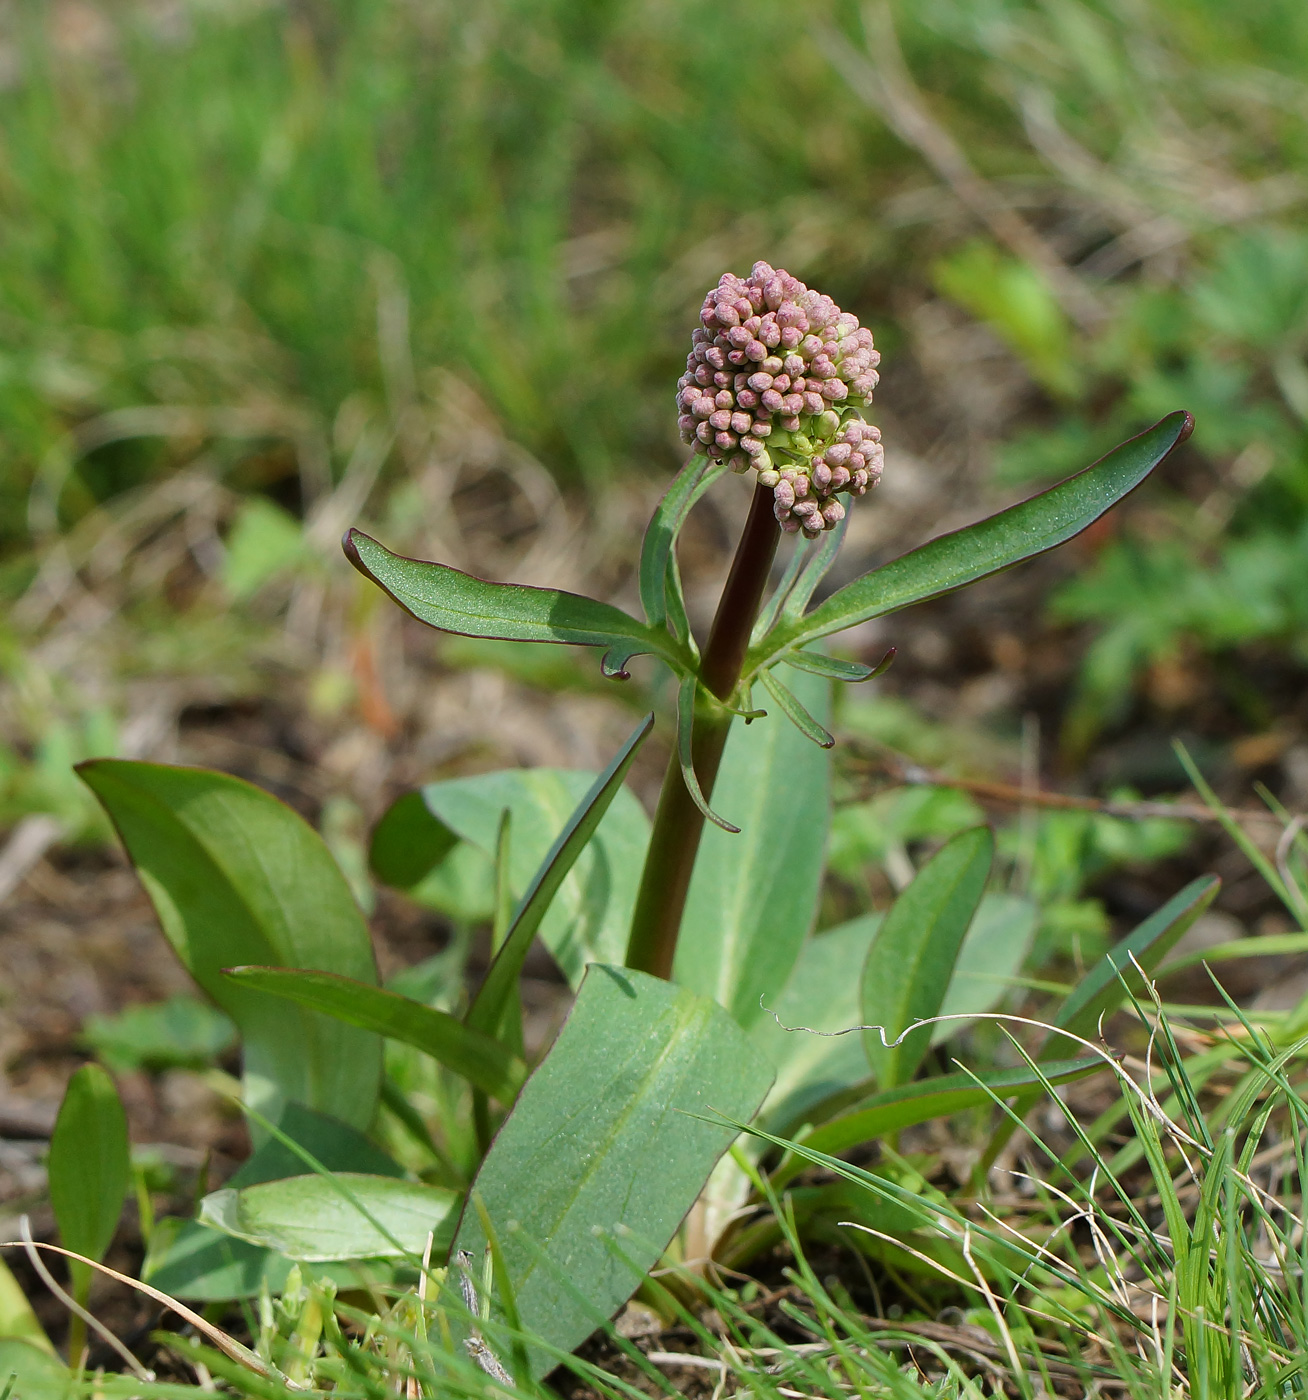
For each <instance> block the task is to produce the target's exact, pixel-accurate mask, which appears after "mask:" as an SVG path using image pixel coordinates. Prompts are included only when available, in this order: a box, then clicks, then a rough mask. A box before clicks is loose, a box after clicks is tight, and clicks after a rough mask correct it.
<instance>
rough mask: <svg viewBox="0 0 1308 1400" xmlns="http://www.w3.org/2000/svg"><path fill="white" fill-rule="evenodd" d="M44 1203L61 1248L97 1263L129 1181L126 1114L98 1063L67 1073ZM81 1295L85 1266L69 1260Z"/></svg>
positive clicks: (88, 1270)
mask: <svg viewBox="0 0 1308 1400" xmlns="http://www.w3.org/2000/svg"><path fill="white" fill-rule="evenodd" d="M47 1166H48V1170H49V1174H50V1204H51V1206H52V1207H53V1208H54V1214H55V1222H56V1223H57V1224H58V1226H59V1236H60V1239H61V1240H62V1241H63V1245H64V1248H65V1249H71V1250H74V1251H75V1252H76V1253H78V1254H85V1255H86V1256H87V1258H88V1259H95V1260H97V1261H98V1260H101V1259H103V1258H104V1256H105V1253H106V1251H107V1250H108V1248H109V1243H110V1241H111V1240H112V1239H113V1237H114V1231H115V1230H116V1229H117V1228H118V1217H119V1216H120V1215H121V1214H122V1213H123V1200H124V1198H125V1197H126V1195H127V1188H128V1186H129V1184H130V1182H131V1160H130V1152H129V1148H128V1145H127V1115H126V1114H125V1113H124V1112H123V1105H122V1102H121V1100H120V1099H119V1097H118V1090H117V1089H115V1088H114V1082H113V1080H112V1079H110V1078H109V1076H108V1075H107V1074H106V1073H105V1072H104V1070H102V1069H101V1068H100V1066H99V1065H83V1066H82V1067H81V1068H80V1069H79V1070H76V1071H75V1072H74V1073H73V1077H72V1078H71V1079H70V1080H69V1081H68V1088H67V1090H66V1091H65V1093H64V1100H63V1103H62V1104H61V1105H60V1108H59V1116H58V1117H57V1118H56V1119H55V1126H54V1132H53V1133H52V1134H51V1136H50V1154H49V1158H48V1163H47ZM69 1267H70V1270H71V1272H72V1276H73V1279H74V1282H75V1284H76V1291H77V1292H78V1293H79V1294H82V1296H83V1297H84V1296H85V1289H86V1287H87V1285H88V1284H89V1283H90V1279H91V1272H92V1271H91V1268H90V1266H89V1265H87V1264H82V1263H80V1262H79V1261H78V1260H76V1259H71V1260H69Z"/></svg>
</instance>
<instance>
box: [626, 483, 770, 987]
mask: <svg viewBox="0 0 1308 1400" xmlns="http://www.w3.org/2000/svg"><path fill="white" fill-rule="evenodd" d="M772 507H773V497H772V492H771V491H770V490H768V488H767V487H766V486H757V487H755V488H754V499H753V501H752V502H751V503H750V507H749V515H748V517H747V518H746V520H745V528H744V530H743V531H742V533H741V536H740V543H739V544H738V545H737V546H736V557H735V559H733V560H732V563H731V572H730V573H729V574H728V575H727V582H726V586H725V587H724V588H723V590H722V597H721V598H720V599H719V600H718V610H717V614H716V616H715V617H714V619H713V627H712V629H711V630H710V632H709V639H708V645H707V646H706V647H705V648H704V660H703V663H702V664H701V666H700V680H701V681H702V682H703V686H704V689H706V690H707V691H708V692H709V694H710V695H711V696H712V697H713V700H712V701H706V702H705V703H703V704H696V707H695V729H694V738H693V739H692V741H691V754H692V761H693V763H694V766H695V775H696V777H697V778H698V779H699V785H700V789H701V790H702V791H703V793H704V797H705V800H708V799H709V798H711V797H712V795H713V782H714V779H715V778H716V777H717V775H718V765H719V764H720V763H721V762H722V751H723V749H724V748H725V747H726V743H727V734H728V733H729V731H730V729H731V720H732V713H731V711H730V710H729V709H727V708H726V706H725V704H724V703H721V702H725V701H727V700H729V699H730V698H731V693H732V691H733V690H735V688H736V682H737V681H738V680H739V679H740V672H741V668H742V667H743V666H744V664H745V653H746V652H747V651H748V650H749V634H750V632H751V631H752V630H753V627H754V621H755V619H756V618H757V617H758V611H759V605H760V604H761V602H762V601H763V591H764V589H765V588H766V587H767V583H768V577H769V575H770V574H771V572H772V560H773V558H774V557H775V555H776V552H777V541H778V540H779V539H780V537H781V531H780V529H779V528H778V526H777V522H776V517H775V516H774V514H773V509H772ZM703 830H704V814H703V813H702V812H701V811H700V810H699V808H698V807H696V806H695V803H694V802H693V801H692V800H691V796H690V793H689V792H688V791H687V789H686V784H685V782H684V781H683V780H682V776H681V765H680V763H679V761H678V758H677V754H676V752H675V751H674V752H673V754H672V756H671V758H670V759H669V760H668V770H667V772H666V773H665V774H664V777H663V789H662V791H661V792H660V793H659V805H658V810H657V811H656V812H655V814H654V827H653V830H652V831H651V832H650V840H649V850H648V852H647V853H646V856H645V869H644V872H643V873H642V875H641V879H640V892H639V893H638V894H637V896H636V910H635V913H634V914H633V915H632V920H631V939H630V941H629V942H628V944H627V966H628V967H632V968H635V969H636V970H637V971H639V972H651V973H653V974H654V976H656V977H664V978H668V977H671V976H672V963H673V959H674V957H675V956H676V951H677V935H678V934H679V933H680V931H681V916H682V914H683V912H684V911H685V908H686V894H687V892H688V891H689V889H690V877H691V873H692V872H693V870H694V868H695V856H696V854H697V852H698V851H699V840H700V836H701V835H702V833H703Z"/></svg>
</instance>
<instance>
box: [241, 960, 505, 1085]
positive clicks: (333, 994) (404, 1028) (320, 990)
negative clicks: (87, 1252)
mask: <svg viewBox="0 0 1308 1400" xmlns="http://www.w3.org/2000/svg"><path fill="white" fill-rule="evenodd" d="M227 976H228V978H229V979H230V980H231V981H233V982H235V983H236V984H237V985H238V986H242V987H252V988H254V989H255V990H256V991H260V992H267V993H269V994H270V995H271V996H275V997H285V998H286V1000H287V1001H291V1002H294V1003H295V1004H296V1005H297V1006H305V1007H308V1008H309V1009H310V1010H311V1011H321V1012H323V1013H324V1014H325V1015H328V1016H334V1017H336V1019H337V1020H340V1021H344V1022H345V1023H346V1024H347V1025H351V1026H358V1027H360V1028H361V1029H363V1030H368V1031H375V1032H376V1033H377V1034H378V1035H384V1036H388V1037H389V1038H390V1039H391V1040H399V1041H402V1042H403V1043H404V1044H405V1045H412V1046H414V1047H415V1048H416V1049H418V1050H421V1051H423V1052H424V1053H425V1054H428V1055H430V1056H431V1057H432V1058H433V1059H434V1060H437V1061H439V1062H440V1063H441V1064H443V1065H444V1066H445V1067H446V1068H447V1069H452V1070H453V1071H454V1072H455V1074H461V1075H462V1076H463V1077H464V1078H465V1079H467V1080H468V1081H469V1083H471V1084H475V1085H476V1087H477V1088H478V1089H482V1090H484V1091H485V1092H486V1093H488V1094H490V1095H491V1096H492V1097H493V1098H497V1099H499V1100H500V1101H501V1102H502V1103H512V1102H513V1098H514V1095H515V1094H516V1093H517V1092H518V1090H519V1089H520V1088H521V1087H522V1082H523V1080H524V1079H525V1078H526V1075H527V1067H526V1065H524V1064H523V1062H522V1061H521V1060H520V1059H518V1058H517V1056H515V1055H512V1054H510V1053H509V1051H508V1050H506V1049H505V1048H504V1046H503V1045H501V1044H500V1043H499V1041H498V1040H493V1039H492V1038H491V1037H490V1036H488V1035H484V1034H483V1033H482V1032H480V1031H476V1030H473V1029H472V1028H471V1027H469V1026H465V1025H464V1024H463V1022H462V1021H460V1020H459V1019H458V1018H457V1017H454V1016H451V1015H449V1014H448V1013H447V1012H445V1011H437V1010H435V1009H434V1008H433V1007H430V1006H424V1005H423V1003H422V1002H420V1001H413V1000H412V999H411V998H409V997H405V996H400V995H399V994H398V993H396V992H388V991H385V990H383V989H382V988H381V987H370V986H369V985H368V984H367V983H366V982H356V981H355V980H354V979H353V978H350V977H338V976H337V975H336V974H335V973H332V972H301V971H298V970H296V969H292V968H286V967H234V968H231V969H230V970H229V971H228V973H227Z"/></svg>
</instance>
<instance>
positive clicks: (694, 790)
mask: <svg viewBox="0 0 1308 1400" xmlns="http://www.w3.org/2000/svg"><path fill="white" fill-rule="evenodd" d="M698 696H699V677H698V676H685V677H683V678H682V682H681V685H680V686H679V687H678V689H677V759H678V761H679V762H680V764H681V781H682V782H683V783H685V785H686V791H687V792H688V793H689V794H690V800H691V801H692V802H693V803H694V804H695V806H696V807H698V808H699V810H700V811H701V812H703V813H704V815H705V816H706V817H707V818H708V819H709V821H711V822H712V823H713V825H714V826H716V827H720V828H721V829H722V830H723V831H729V832H731V833H732V834H733V835H739V834H740V828H739V827H738V826H733V825H732V823H731V822H729V821H728V820H727V819H726V818H725V817H720V816H718V814H717V813H716V812H715V811H714V810H713V808H712V807H710V806H709V805H708V799H707V798H706V797H705V796H704V789H703V788H702V787H700V785H699V774H698V773H696V772H695V701H696V699H697V698H698Z"/></svg>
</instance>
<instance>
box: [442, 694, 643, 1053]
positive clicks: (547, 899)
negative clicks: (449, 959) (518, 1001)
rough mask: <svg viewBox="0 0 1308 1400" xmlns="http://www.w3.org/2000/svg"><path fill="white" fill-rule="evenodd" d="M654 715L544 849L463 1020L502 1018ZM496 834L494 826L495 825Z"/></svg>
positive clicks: (485, 1023) (477, 1023) (488, 1026)
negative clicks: (536, 941)
mask: <svg viewBox="0 0 1308 1400" xmlns="http://www.w3.org/2000/svg"><path fill="white" fill-rule="evenodd" d="M653 727H654V716H653V715H646V716H645V718H644V719H643V720H642V721H641V722H640V723H639V724H638V725H637V726H636V728H635V729H634V730H633V731H632V733H631V736H630V738H628V740H627V742H626V743H625V744H623V746H622V747H621V748H620V749H619V750H618V752H617V753H616V754H615V755H614V756H613V761H612V762H611V763H610V764H609V766H608V767H607V768H606V769H605V770H604V771H603V772H602V773H601V774H600V775H599V776H598V777H597V778H596V779H595V781H594V783H593V784H592V785H591V787H590V790H589V791H588V792H587V793H586V795H585V796H584V797H583V798H582V799H581V801H580V802H579V803H578V804H577V806H576V807H575V809H574V810H573V812H572V815H571V816H570V817H569V818H568V820H567V824H566V825H565V826H564V828H563V830H562V831H560V832H559V834H558V836H557V837H556V838H555V841H554V844H553V845H552V846H551V847H550V849H549V850H548V851H547V852H546V854H545V859H544V860H542V861H541V863H540V866H539V868H538V869H537V871H536V873H535V875H534V876H533V877H532V880H531V883H530V884H529V885H528V886H527V888H526V890H524V891H523V894H522V898H521V899H520V900H519V902H518V907H517V909H516V910H515V911H514V914H513V919H512V921H511V922H510V924H509V929H508V932H507V933H506V934H505V937H504V942H503V944H502V945H501V946H500V950H499V952H498V953H496V955H495V958H494V960H493V961H492V963H491V965H490V968H489V970H488V971H487V973H486V978H485V981H483V982H482V984H481V986H480V987H479V988H478V989H477V995H476V996H475V997H474V998H473V1001H472V1005H471V1006H470V1007H469V1008H468V1015H467V1017H466V1022H467V1024H468V1025H469V1026H471V1027H472V1028H473V1029H475V1030H479V1031H483V1032H485V1033H486V1034H487V1035H495V1034H496V1033H497V1032H498V1029H499V1027H500V1025H501V1023H502V1019H503V1016H504V1011H505V1008H506V1006H508V1004H509V1002H510V1000H511V999H512V997H513V996H514V995H515V994H516V991H517V986H518V976H519V974H520V973H521V971H522V964H523V961H524V960H525V958H526V956H527V950H528V949H529V948H530V947H531V941H532V939H533V938H535V936H536V933H537V931H538V930H539V929H540V927H541V921H542V920H543V919H544V918H545V914H546V912H547V911H548V909H549V907H550V903H551V901H552V900H553V899H554V896H555V895H556V894H557V893H558V891H559V888H560V887H561V885H562V884H563V881H564V880H565V879H566V878H567V876H568V873H569V871H571V869H572V867H573V866H574V865H575V864H576V862H577V858H578V856H580V855H581V853H582V851H584V850H585V849H586V846H587V844H588V843H589V842H590V840H591V838H592V837H593V836H594V834H595V830H596V828H597V827H598V826H599V824H600V820H601V819H602V818H603V816H604V813H605V812H607V811H608V809H609V804H610V803H611V802H612V801H613V799H614V798H615V797H616V796H617V794H618V792H619V791H620V790H621V788H622V781H623V779H624V778H625V777H626V776H627V770H628V769H629V768H630V767H631V765H632V762H633V760H634V759H635V757H636V752H637V750H638V749H639V748H640V746H641V745H642V744H643V743H644V742H645V740H646V739H647V738H648V737H649V732H650V730H651V729H653ZM497 836H498V830H497Z"/></svg>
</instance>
